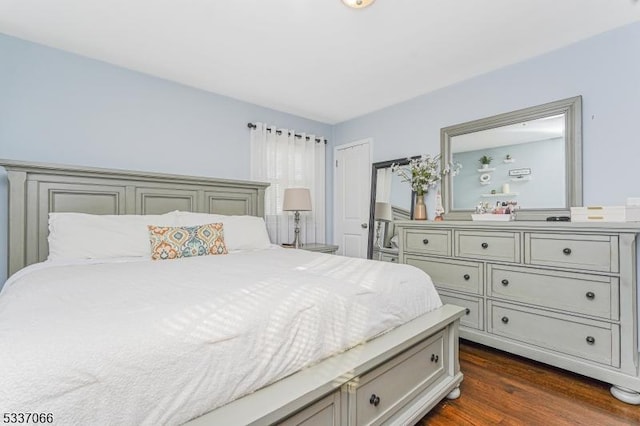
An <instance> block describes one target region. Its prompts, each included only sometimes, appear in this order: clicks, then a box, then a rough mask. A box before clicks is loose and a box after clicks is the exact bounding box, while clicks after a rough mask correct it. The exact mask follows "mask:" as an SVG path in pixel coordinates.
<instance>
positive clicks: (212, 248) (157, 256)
mask: <svg viewBox="0 0 640 426" xmlns="http://www.w3.org/2000/svg"><path fill="white" fill-rule="evenodd" d="M148 228H149V237H150V239H151V259H153V260H164V259H177V258H179V257H191V256H206V255H208V254H227V248H226V246H225V245H224V233H223V230H222V223H209V224H206V225H200V226H180V227H167V226H154V225H149V226H148Z"/></svg>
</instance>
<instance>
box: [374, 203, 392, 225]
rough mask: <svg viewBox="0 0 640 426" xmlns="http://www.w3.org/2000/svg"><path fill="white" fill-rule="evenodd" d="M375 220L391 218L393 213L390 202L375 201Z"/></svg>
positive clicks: (385, 220) (387, 220) (384, 220)
mask: <svg viewBox="0 0 640 426" xmlns="http://www.w3.org/2000/svg"><path fill="white" fill-rule="evenodd" d="M373 217H374V218H375V220H381V221H383V222H391V221H392V220H393V213H392V211H391V204H389V203H383V202H376V209H375V211H374V212H373Z"/></svg>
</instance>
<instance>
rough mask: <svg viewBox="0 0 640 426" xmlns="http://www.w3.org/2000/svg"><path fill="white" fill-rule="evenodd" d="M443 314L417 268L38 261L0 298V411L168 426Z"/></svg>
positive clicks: (266, 258)
mask: <svg viewBox="0 0 640 426" xmlns="http://www.w3.org/2000/svg"><path fill="white" fill-rule="evenodd" d="M441 304H442V303H441V301H440V298H439V297H438V295H437V293H436V291H435V289H434V287H433V285H432V283H431V280H430V279H429V277H428V276H427V275H426V274H424V273H423V272H422V271H420V270H418V269H417V268H414V267H411V266H408V265H397V264H392V263H387V262H374V261H367V260H363V259H353V258H346V257H341V256H333V255H326V254H319V253H312V252H307V251H302V250H293V249H278V248H272V249H266V250H257V251H246V252H239V253H232V254H229V255H224V256H203V257H193V258H184V259H179V260H172V261H155V262H154V261H148V260H132V259H128V260H123V259H122V260H121V261H110V262H106V263H101V262H95V261H94V262H84V263H77V264H66V265H65V264H59V263H58V264H56V263H55V262H44V263H42V264H39V265H34V266H31V267H29V268H26V269H25V270H23V271H21V272H20V273H18V274H16V275H14V277H12V278H11V279H10V280H9V281H8V282H7V284H6V285H5V288H4V289H3V291H2V293H1V294H0V383H1V385H0V408H1V409H2V411H3V412H47V413H52V414H53V416H54V419H55V421H56V423H58V424H83V425H89V424H101V425H107V424H114V425H116V424H150V425H156V424H179V423H181V422H184V421H187V420H189V419H191V418H193V417H196V416H198V415H201V414H203V413H205V412H207V411H209V410H211V409H213V408H215V407H218V406H221V405H223V404H225V403H227V402H229V401H231V400H233V399H236V398H238V397H240V396H242V395H245V394H247V393H249V392H252V391H255V390H257V389H259V388H260V387H263V386H265V385H266V384H268V383H271V382H273V381H276V380H278V379H280V378H282V377H285V376H287V375H289V374H291V373H293V372H295V371H297V370H299V369H300V368H303V367H304V366H306V365H309V364H312V363H315V362H318V361H319V360H321V359H323V358H326V357H328V356H330V355H332V354H335V353H337V352H340V351H343V350H345V349H346V348H349V347H352V346H354V345H356V344H358V343H360V342H362V341H365V340H368V339H370V338H372V337H374V336H376V335H378V334H380V333H382V332H384V331H387V330H389V329H390V328H393V327H395V326H398V325H400V324H402V323H404V322H407V321H408V320H410V319H413V318H415V317H417V316H419V315H420V314H423V313H426V312H428V311H431V310H433V309H435V308H437V307H439V306H441Z"/></svg>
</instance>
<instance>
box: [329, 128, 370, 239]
mask: <svg viewBox="0 0 640 426" xmlns="http://www.w3.org/2000/svg"><path fill="white" fill-rule="evenodd" d="M357 145H369V167H368V168H367V170H371V164H373V138H372V137H368V138H362V139H357V140H355V141H352V142H347V143H343V144H341V145H336V146H334V147H333V158H332V164H331V168H332V169H333V197H332V198H333V221H332V222H333V232H332V234H333V241H334V242H336V241H338V235H337V226H336V218H337V217H338V214H337V211H336V210H337V208H338V204H337V203H336V200H337V193H338V191H336V184H337V179H336V177H337V174H338V170H337V169H338V168H337V167H336V165H335V162H336V161H337V158H338V151H339V150H342V149H346V148H351V147H353V146H357ZM370 179H371V176H369V175H368V174H367V176H366V180H367V182H368V184H369V185H371V181H370ZM369 192H371V187H370V186H369ZM370 210H371V205H369V211H370ZM369 213H370V212H369ZM366 217H367V219H368V217H369V215H367V216H366ZM369 231H370V230H369V229H367V246H368V244H369V237H368V232H369Z"/></svg>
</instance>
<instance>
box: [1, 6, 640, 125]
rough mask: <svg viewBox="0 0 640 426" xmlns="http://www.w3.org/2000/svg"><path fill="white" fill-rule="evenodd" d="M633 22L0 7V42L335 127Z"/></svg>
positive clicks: (563, 10) (638, 14) (583, 15)
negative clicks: (7, 38)
mask: <svg viewBox="0 0 640 426" xmlns="http://www.w3.org/2000/svg"><path fill="white" fill-rule="evenodd" d="M634 21H640V5H639V4H638V2H637V1H634V0H377V1H375V2H374V3H373V5H372V6H371V7H369V8H366V9H361V10H354V9H349V8H347V7H345V6H344V5H343V4H342V2H341V1H340V0H55V1H53V0H0V32H1V33H5V34H8V35H12V36H16V37H19V38H23V39H26V40H30V41H34V42H37V43H41V44H44V45H47V46H52V47H57V48H60V49H63V50H67V51H70V52H74V53H78V54H80V55H84V56H88V57H91V58H95V59H99V60H102V61H105V62H109V63H112V64H116V65H119V66H122V67H126V68H130V69H133V70H137V71H141V72H144V73H148V74H151V75H155V76H158V77H162V78H166V79H168V80H173V81H177V82H180V83H183V84H186V85H189V86H193V87H197V88H200V89H204V90H208V91H211V92H215V93H219V94H222V95H226V96H230V97H233V98H236V99H240V100H243V101H247V102H251V103H254V104H258V105H262V106H265V107H269V108H273V109H276V110H280V111H285V112H289V113H292V114H296V115H299V116H302V117H307V118H310V119H314V120H318V121H321V122H325V123H330V124H334V123H337V122H341V121H344V120H348V119H350V118H354V117H357V116H360V115H363V114H366V113H368V112H371V111H375V110H378V109H380V108H384V107H386V106H389V105H393V104H395V103H398V102H401V101H404V100H407V99H411V98H413V97H416V96H418V95H421V94H424V93H427V92H430V91H433V90H435V89H438V88H441V87H444V86H448V85H450V84H453V83H456V82H459V81H462V80H465V79H467V78H470V77H473V76H475V75H478V74H482V73H486V72H488V71H491V70H494V69H497V68H500V67H503V66H505V65H508V64H512V63H516V62H519V61H522V60H524V59H527V58H530V57H533V56H536V55H539V54H542V53H544V52H548V51H550V50H554V49H557V48H559V47H562V46H566V45H568V44H571V43H573V42H575V41H578V40H581V39H585V38H588V37H590V36H593V35H596V34H599V33H602V32H604V31H607V30H610V29H613V28H616V27H620V26H623V25H626V24H628V23H631V22H634Z"/></svg>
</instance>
